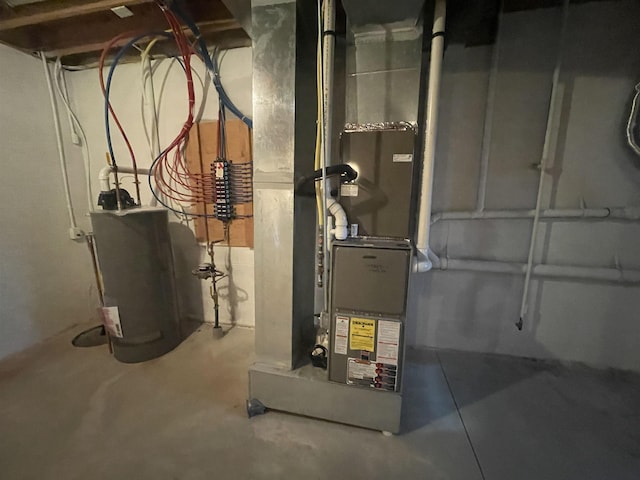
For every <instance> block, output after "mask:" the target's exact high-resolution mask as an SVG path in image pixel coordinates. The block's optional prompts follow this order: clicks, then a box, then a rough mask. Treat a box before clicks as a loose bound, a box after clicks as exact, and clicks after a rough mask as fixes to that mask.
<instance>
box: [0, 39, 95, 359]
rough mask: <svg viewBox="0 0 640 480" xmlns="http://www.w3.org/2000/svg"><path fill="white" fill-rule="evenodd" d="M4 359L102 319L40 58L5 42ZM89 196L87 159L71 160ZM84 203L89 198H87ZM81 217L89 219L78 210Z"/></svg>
mask: <svg viewBox="0 0 640 480" xmlns="http://www.w3.org/2000/svg"><path fill="white" fill-rule="evenodd" d="M0 65H2V72H1V73H0V126H1V128H0V145H2V154H1V157H2V161H1V164H2V188H0V222H1V223H2V226H3V227H2V233H0V358H3V357H6V356H7V355H10V354H12V353H14V352H18V351H20V350H22V349H24V348H27V347H29V346H30V345H33V344H34V343H37V342H39V341H41V340H43V339H45V338H47V337H50V336H52V335H54V334H56V333H58V332H60V331H62V330H64V329H66V328H69V327H70V326H72V325H74V324H77V323H81V322H87V321H88V320H89V319H91V318H95V316H96V315H95V307H96V306H97V295H96V292H95V287H94V280H93V273H92V270H91V260H90V256H89V253H88V250H87V246H86V244H85V243H84V242H74V241H72V240H70V239H69V236H68V235H69V234H68V229H69V221H68V217H67V211H66V206H65V199H64V198H65V197H64V193H63V187H62V179H61V175H60V170H59V163H58V153H57V149H56V142H55V137H54V130H53V121H52V116H51V110H50V106H49V97H48V93H47V87H46V83H45V79H44V76H43V70H42V65H41V63H40V61H39V60H36V59H34V58H31V57H29V56H27V55H25V54H23V53H19V52H17V51H15V50H12V49H9V48H7V47H5V46H2V45H0ZM69 171H70V177H71V181H72V182H73V184H74V185H75V186H76V187H77V188H75V189H74V200H75V201H76V202H77V203H81V202H84V198H85V196H84V187H83V184H82V182H81V178H82V175H83V170H82V163H81V162H79V161H72V162H70V164H69ZM82 204H83V205H84V204H86V202H84V203H82ZM78 223H79V225H80V226H81V227H83V228H84V227H86V225H87V219H86V218H84V217H83V216H82V214H81V213H79V214H78Z"/></svg>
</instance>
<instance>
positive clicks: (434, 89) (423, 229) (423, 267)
mask: <svg viewBox="0 0 640 480" xmlns="http://www.w3.org/2000/svg"><path fill="white" fill-rule="evenodd" d="M446 6H447V3H446V0H436V4H435V11H434V20H433V31H432V34H433V35H432V40H431V59H430V63H429V85H428V87H427V88H428V91H427V113H426V115H425V120H424V123H425V126H424V129H425V136H424V151H423V157H422V158H423V159H422V180H421V184H420V206H419V209H418V234H417V238H416V250H417V252H416V253H417V258H416V263H415V265H414V270H415V271H416V272H426V271H429V270H430V269H431V266H432V265H431V260H429V233H430V228H431V225H430V224H431V197H432V193H433V165H434V160H435V155H436V136H437V132H438V104H439V102H438V99H439V96H440V80H441V76H442V58H443V55H444V28H445V17H446Z"/></svg>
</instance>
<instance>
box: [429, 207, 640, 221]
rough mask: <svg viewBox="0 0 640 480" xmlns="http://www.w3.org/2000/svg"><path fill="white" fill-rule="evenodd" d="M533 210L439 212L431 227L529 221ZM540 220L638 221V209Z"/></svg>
mask: <svg viewBox="0 0 640 480" xmlns="http://www.w3.org/2000/svg"><path fill="white" fill-rule="evenodd" d="M535 214H536V211H535V210H485V211H482V212H478V211H473V212H441V213H434V214H433V215H432V217H431V225H434V224H435V223H437V222H439V221H440V220H504V219H513V220H517V219H531V218H534V217H535ZM539 218H540V219H581V218H584V219H609V220H626V221H631V222H633V221H638V220H640V207H610V208H608V207H604V208H568V209H545V210H540V214H539Z"/></svg>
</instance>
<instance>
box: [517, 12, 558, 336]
mask: <svg viewBox="0 0 640 480" xmlns="http://www.w3.org/2000/svg"><path fill="white" fill-rule="evenodd" d="M568 14H569V0H564V8H563V12H562V27H561V31H560V40H559V42H558V56H557V59H556V66H555V68H554V69H553V79H552V81H551V96H550V98H549V112H548V114H547V127H546V130H545V133H544V145H543V147H542V158H541V159H540V180H539V182H538V196H537V198H536V209H535V213H534V215H533V228H532V229H531V240H530V241H529V256H528V258H527V270H526V273H525V278H524V289H523V291H522V302H521V304H520V318H518V321H517V322H516V327H518V330H522V326H523V323H524V317H525V316H526V314H527V311H528V309H529V284H530V280H531V267H532V266H533V255H534V254H535V249H536V240H537V238H538V226H539V225H540V210H541V207H542V192H543V191H544V183H545V179H546V176H547V172H546V170H547V162H548V161H549V150H550V147H551V137H552V135H553V133H552V131H553V121H554V119H555V111H556V107H557V103H558V83H559V81H560V67H561V66H562V48H563V46H564V36H565V30H566V28H567V16H568Z"/></svg>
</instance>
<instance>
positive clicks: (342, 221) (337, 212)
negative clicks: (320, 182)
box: [327, 197, 349, 240]
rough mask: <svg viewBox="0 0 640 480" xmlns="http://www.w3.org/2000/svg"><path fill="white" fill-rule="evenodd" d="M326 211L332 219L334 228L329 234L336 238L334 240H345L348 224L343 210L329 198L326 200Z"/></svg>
mask: <svg viewBox="0 0 640 480" xmlns="http://www.w3.org/2000/svg"><path fill="white" fill-rule="evenodd" d="M327 209H328V210H329V212H330V213H331V215H333V218H334V222H333V223H334V228H333V229H332V230H331V233H332V234H333V235H334V236H335V237H336V240H345V239H346V238H347V235H348V232H349V222H348V220H347V214H346V213H345V211H344V208H342V205H340V204H339V203H338V202H337V201H336V200H335V199H334V198H331V197H330V198H329V199H328V200H327Z"/></svg>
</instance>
